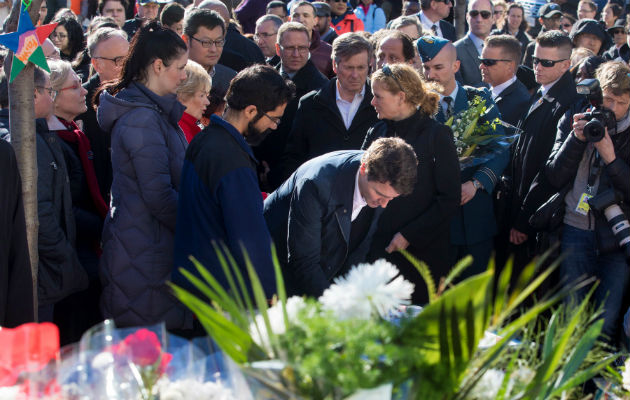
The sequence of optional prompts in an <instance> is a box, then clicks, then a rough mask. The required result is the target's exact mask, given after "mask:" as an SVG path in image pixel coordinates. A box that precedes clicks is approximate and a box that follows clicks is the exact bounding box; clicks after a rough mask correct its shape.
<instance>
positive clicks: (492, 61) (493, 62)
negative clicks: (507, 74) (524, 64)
mask: <svg viewBox="0 0 630 400" xmlns="http://www.w3.org/2000/svg"><path fill="white" fill-rule="evenodd" d="M499 61H505V62H511V61H512V60H505V59H493V58H479V62H480V63H482V64H483V65H485V66H486V67H492V66H493V65H496V64H497V63H498V62H499Z"/></svg>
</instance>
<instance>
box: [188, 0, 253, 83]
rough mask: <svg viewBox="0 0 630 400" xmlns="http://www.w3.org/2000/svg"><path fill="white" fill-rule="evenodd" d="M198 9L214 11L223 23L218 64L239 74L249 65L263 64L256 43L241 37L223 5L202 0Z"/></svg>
mask: <svg viewBox="0 0 630 400" xmlns="http://www.w3.org/2000/svg"><path fill="white" fill-rule="evenodd" d="M198 8H202V9H208V10H212V11H216V12H217V13H219V15H220V16H221V18H223V20H224V21H225V26H226V32H225V45H224V46H223V53H222V54H221V58H220V59H219V64H221V65H225V66H226V67H229V68H232V69H233V70H235V71H236V72H239V71H242V70H243V69H245V68H247V67H249V66H250V65H254V64H264V63H265V56H263V53H262V51H260V49H259V48H258V46H257V45H256V43H254V42H252V41H251V40H249V39H247V38H246V37H245V36H243V35H241V32H240V31H239V30H238V28H237V26H236V24H235V23H234V22H232V21H231V19H230V15H231V10H229V9H228V7H227V6H226V4H225V3H223V2H221V1H219V0H204V1H203V2H201V3H200V4H199V7H198Z"/></svg>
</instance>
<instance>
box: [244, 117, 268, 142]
mask: <svg viewBox="0 0 630 400" xmlns="http://www.w3.org/2000/svg"><path fill="white" fill-rule="evenodd" d="M269 132H271V129H267V130H264V131H262V132H261V131H260V130H258V129H256V127H255V126H254V122H250V123H248V124H247V130H246V131H245V134H244V135H243V136H244V137H245V141H246V142H247V144H249V145H250V146H252V147H254V146H258V145H260V144H261V143H262V142H263V140H265V138H266V137H267V135H268V134H269Z"/></svg>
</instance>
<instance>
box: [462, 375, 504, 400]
mask: <svg viewBox="0 0 630 400" xmlns="http://www.w3.org/2000/svg"><path fill="white" fill-rule="evenodd" d="M504 377H505V373H504V372H503V371H500V370H498V369H489V370H487V371H486V372H485V373H484V374H483V376H482V377H481V379H479V381H478V382H477V384H476V385H475V387H474V388H473V389H472V391H471V392H470V397H469V398H470V399H474V400H494V399H496V398H497V394H499V389H501V384H502V383H503V378H504ZM508 393H509V391H508Z"/></svg>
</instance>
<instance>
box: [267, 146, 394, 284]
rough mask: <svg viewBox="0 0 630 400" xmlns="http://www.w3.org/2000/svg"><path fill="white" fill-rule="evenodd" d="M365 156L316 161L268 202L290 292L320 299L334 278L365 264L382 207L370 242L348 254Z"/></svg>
mask: <svg viewBox="0 0 630 400" xmlns="http://www.w3.org/2000/svg"><path fill="white" fill-rule="evenodd" d="M362 155H363V152H362V151H358V150H354V151H352V150H349V151H336V152H333V153H328V154H324V155H323V156H320V157H317V158H314V159H312V160H310V161H309V162H307V163H305V164H304V165H302V166H301V167H300V168H298V170H297V171H295V173H294V174H293V175H291V177H290V178H289V179H288V180H287V181H286V182H284V183H283V184H282V186H280V187H279V188H278V190H276V191H275V192H273V193H272V194H271V195H270V196H269V197H268V198H267V199H266V200H265V210H264V214H265V219H266V221H267V226H268V227H269V231H270V232H271V236H272V238H273V240H274V242H275V244H276V247H277V250H278V258H279V260H280V263H281V264H282V265H283V268H284V276H285V277H286V278H287V289H288V291H289V292H292V293H295V294H300V295H303V294H307V295H312V296H319V295H321V294H322V293H323V291H324V290H325V289H326V288H328V286H330V284H331V282H332V280H333V278H335V277H336V276H337V275H339V274H340V273H343V272H345V271H346V270H347V269H348V268H349V267H350V266H352V265H356V264H358V263H361V262H364V261H365V259H366V255H367V252H368V249H369V247H370V243H371V238H372V236H373V235H374V232H375V230H376V225H377V224H376V222H377V221H378V217H379V215H380V213H381V210H382V209H381V208H377V209H375V210H374V215H373V217H372V220H371V221H370V222H369V228H368V231H367V234H366V236H365V238H364V239H363V241H362V242H361V243H360V244H359V245H358V246H357V247H356V248H355V249H354V251H352V252H350V253H349V247H348V245H349V240H350V239H349V238H350V230H351V226H352V222H351V216H352V200H353V196H354V187H355V179H356V174H357V171H358V169H359V166H360V164H361V156H362ZM365 207H368V206H367V205H366V206H365ZM362 211H365V210H362Z"/></svg>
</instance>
